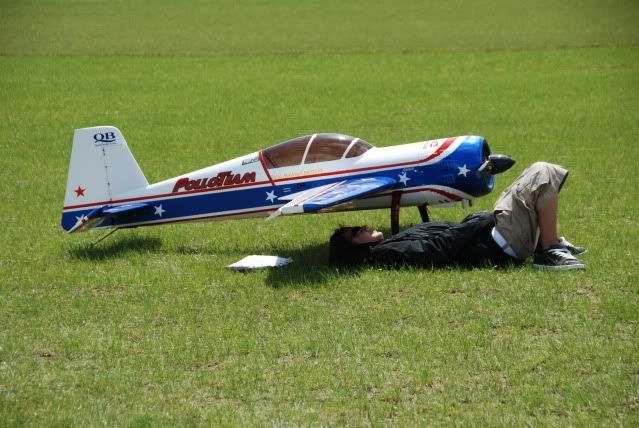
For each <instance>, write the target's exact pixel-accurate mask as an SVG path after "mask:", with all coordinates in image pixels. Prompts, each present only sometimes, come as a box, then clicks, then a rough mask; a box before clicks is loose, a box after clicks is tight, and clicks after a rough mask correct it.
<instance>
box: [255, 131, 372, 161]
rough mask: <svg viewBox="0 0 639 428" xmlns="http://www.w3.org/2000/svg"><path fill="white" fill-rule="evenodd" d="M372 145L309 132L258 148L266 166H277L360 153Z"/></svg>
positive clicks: (340, 157) (358, 154) (345, 136)
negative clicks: (262, 148) (273, 144)
mask: <svg viewBox="0 0 639 428" xmlns="http://www.w3.org/2000/svg"><path fill="white" fill-rule="evenodd" d="M371 147H373V146H372V145H370V144H368V143H367V142H366V141H364V140H360V139H359V138H356V137H350V136H348V135H343V134H313V135H306V136H304V137H297V138H293V139H292V140H288V141H285V142H283V143H280V144H277V145H275V146H272V147H269V148H268V149H264V150H262V155H263V158H264V162H265V163H266V167H267V168H268V169H271V168H281V167H284V166H294V165H300V164H309V163H316V162H326V161H333V160H338V159H345V158H354V157H357V156H361V155H363V154H364V153H366V151H368V149H370V148H371Z"/></svg>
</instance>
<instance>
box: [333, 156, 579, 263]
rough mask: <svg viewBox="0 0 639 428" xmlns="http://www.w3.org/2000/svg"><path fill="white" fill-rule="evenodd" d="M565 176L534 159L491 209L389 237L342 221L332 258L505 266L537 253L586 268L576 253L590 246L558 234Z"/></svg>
mask: <svg viewBox="0 0 639 428" xmlns="http://www.w3.org/2000/svg"><path fill="white" fill-rule="evenodd" d="M567 176H568V171H567V170H566V169H564V168H562V167H561V166H558V165H554V164H550V163H547V162H536V163H534V164H532V165H531V166H529V167H528V168H527V169H526V170H525V171H524V172H523V173H522V174H521V175H520V176H519V177H518V178H517V180H515V182H514V183H512V184H511V185H510V186H509V187H508V188H507V189H506V190H504V192H503V193H502V194H501V196H500V197H499V199H498V200H497V203H496V204H495V208H494V210H493V212H492V213H489V212H479V213H475V214H471V215H469V216H468V217H466V218H465V219H464V220H463V221H462V222H461V223H451V222H427V223H422V224H419V225H417V226H413V227H411V228H409V229H406V230H404V231H403V232H400V233H398V234H397V235H395V236H393V237H391V238H389V239H384V235H383V234H382V233H381V232H379V231H377V230H372V229H369V228H368V227H367V226H357V227H341V228H339V229H337V230H336V231H335V232H334V233H333V235H332V236H331V239H330V255H329V262H330V263H331V264H334V265H342V266H355V265H360V264H364V263H372V264H376V265H382V266H388V267H397V266H402V265H412V266H424V267H443V266H465V267H479V266H486V265H490V266H498V267H503V266H507V265H510V264H521V263H523V262H524V261H525V260H526V259H527V258H528V257H530V256H533V257H534V258H533V268H535V269H549V270H570V269H585V268H586V265H585V264H584V263H583V262H582V261H581V260H579V259H578V258H576V257H575V256H576V255H579V254H583V253H585V252H586V249H585V248H582V247H578V246H575V245H573V244H571V243H570V242H568V241H567V240H566V239H564V238H563V237H559V236H558V234H557V204H558V195H559V191H560V190H561V187H562V186H563V184H564V181H565V180H566V177H567Z"/></svg>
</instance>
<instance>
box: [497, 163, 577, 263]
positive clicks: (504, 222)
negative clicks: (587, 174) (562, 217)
mask: <svg viewBox="0 0 639 428" xmlns="http://www.w3.org/2000/svg"><path fill="white" fill-rule="evenodd" d="M567 176H568V170H566V169H564V168H562V167H561V166H559V165H554V164H551V163H547V162H535V163H534V164H532V165H530V166H529V167H528V168H527V169H526V170H525V171H524V172H523V173H522V174H521V175H520V176H519V177H518V178H517V180H515V182H514V183H513V184H511V185H510V186H509V187H508V188H507V189H506V190H504V191H503V193H502V194H501V196H499V199H498V200H497V203H496V204H495V210H494V213H495V228H496V229H497V230H498V231H499V233H501V235H502V236H503V237H504V239H506V241H507V242H508V244H509V245H510V247H511V248H512V249H513V251H514V252H515V254H517V257H518V258H520V259H525V258H527V257H530V256H532V255H533V254H534V252H535V248H536V247H537V239H538V238H539V226H538V223H537V210H538V209H539V208H541V207H543V206H544V205H545V203H546V202H547V201H548V199H550V198H551V197H552V196H553V195H556V194H557V193H559V191H560V190H561V186H563V184H564V181H565V180H566V177H567Z"/></svg>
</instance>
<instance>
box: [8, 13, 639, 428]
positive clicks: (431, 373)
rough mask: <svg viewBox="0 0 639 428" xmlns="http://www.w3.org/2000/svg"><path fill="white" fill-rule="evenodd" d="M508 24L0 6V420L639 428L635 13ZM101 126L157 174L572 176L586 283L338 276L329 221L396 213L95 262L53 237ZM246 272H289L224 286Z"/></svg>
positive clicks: (236, 225)
mask: <svg viewBox="0 0 639 428" xmlns="http://www.w3.org/2000/svg"><path fill="white" fill-rule="evenodd" d="M393 4H394V3H393ZM513 4H514V3H512V4H511V3H510V2H502V3H500V4H493V3H489V2H473V3H465V2H446V3H443V2H442V3H436V4H433V5H430V6H425V5H422V4H421V3H408V2H405V3H402V4H399V5H396V6H391V3H388V4H387V3H382V2H379V3H375V4H373V5H372V6H367V5H369V3H365V4H364V3H349V4H348V5H345V6H340V5H339V4H338V3H330V2H325V3H324V2H313V3H304V5H301V6H298V5H295V4H292V3H283V2H281V3H280V2H277V3H272V4H271V3H257V2H255V3H252V4H249V3H245V4H243V5H240V6H234V4H233V3H230V2H229V3H228V4H217V5H216V9H215V13H213V12H212V9H211V7H210V6H209V5H208V4H207V3H204V2H202V3H198V2H194V3H193V4H190V5H189V6H186V5H180V6H174V5H173V3H170V2H166V3H155V2H153V3H150V2H149V3H146V2H136V3H129V2H119V3H118V2H111V3H108V4H107V3H102V2H74V3H72V2H20V3H7V2H0V28H1V29H2V30H1V31H0V54H2V55H3V56H0V100H2V101H1V102H0V135H1V136H2V138H0V150H2V154H3V156H2V159H3V161H2V168H0V189H1V190H0V195H1V196H2V209H1V210H0V221H1V222H2V224H3V228H2V231H1V232H0V237H1V241H0V242H2V249H1V250H0V425H6V426H21V425H28V426H52V425H53V426H55V425H64V426H67V425H73V426H94V425H108V426H113V425H115V426H157V425H160V426H162V425H195V426H199V425H230V426H245V425H260V426H261V425H356V426H364V425H375V426H379V425H397V426H409V425H415V424H419V425H446V426H448V425H476V426H485V425H488V426H494V425H497V426H522V425H541V426H555V425H559V426H602V425H622V426H634V425H637V424H639V392H638V391H639V352H638V351H637V345H636V344H637V343H638V339H639V337H638V333H637V326H638V321H639V315H638V314H639V311H638V309H639V287H638V285H639V276H638V269H637V268H636V267H635V266H634V261H635V259H636V256H635V253H636V247H637V244H636V243H637V242H639V228H638V227H637V219H636V213H637V212H638V211H639V210H638V208H639V203H638V202H637V198H636V193H637V190H636V189H637V188H638V187H639V178H637V173H636V168H637V164H639V148H637V145H636V139H637V137H638V136H639V124H638V122H637V117H638V116H639V50H638V49H637V37H638V36H637V29H636V28H635V27H636V25H634V23H635V22H636V21H637V19H636V18H637V16H638V15H639V7H637V6H636V5H635V4H634V3H633V2H603V3H601V2H600V3H597V2H589V1H587V2H579V3H578V2H562V4H561V5H559V4H555V3H551V2H546V3H543V2H541V3H535V5H534V6H533V5H529V6H521V7H519V8H517V7H515V6H513ZM522 8H523V9H522ZM93 15H95V20H89V19H88V18H89V17H93ZM166 16H171V18H170V19H168V20H167V21H166V22H165V21H164V17H166ZM328 23H330V24H331V25H328ZM457 28H460V29H461V30H460V31H450V29H457ZM470 28H472V29H473V30H474V31H471V30H470ZM286 30H290V31H288V32H287V31H286ZM443 30H447V32H446V33H445V35H443V34H442V33H443ZM291 33H293V34H294V36H292V35H291ZM225 35H226V36H225ZM224 36H225V37H224ZM101 124H112V125H115V126H118V127H119V128H120V129H121V130H122V132H123V133H124V135H125V137H126V138H127V141H128V143H129V146H130V147H131V150H132V151H133V153H134V155H135V156H136V158H137V160H138V162H139V163H140V165H141V167H142V169H143V171H144V172H145V174H146V176H147V178H148V179H149V181H158V180H162V179H165V178H167V177H171V176H175V175H177V174H180V173H183V172H187V171H191V170H194V169H198V168H201V167H204V166H207V165H209V164H213V163H217V162H220V161H223V160H226V159H228V158H231V157H234V156H237V155H240V154H244V153H248V152H250V151H254V150H257V149H258V148H261V147H264V146H268V145H271V144H274V143H277V142H279V141H282V140H284V139H287V138H290V137H294V136H297V135H302V134H307V133H311V132H315V131H327V132H330V131H337V132H344V133H348V134H352V135H357V136H360V137H362V138H364V139H367V140H368V141H370V142H371V143H373V144H375V145H378V146H387V145H392V144H398V143H406V142H412V141H418V140H422V139H428V138H436V137H442V136H449V135H457V134H465V133H469V132H471V133H476V134H479V135H484V136H486V137H487V138H488V139H489V141H490V144H491V146H492V148H493V151H495V152H499V153H508V154H511V155H513V156H514V157H515V158H516V159H517V161H518V164H517V165H516V166H515V167H514V169H513V170H512V171H509V172H507V173H505V174H503V175H502V176H499V177H498V183H497V188H496V191H495V192H494V193H493V194H491V195H489V196H487V197H485V198H483V199H480V200H478V201H477V204H476V207H474V209H490V207H491V205H492V203H493V202H494V201H495V199H496V198H497V196H498V193H499V192H500V191H501V190H502V189H503V188H504V187H505V186H506V185H507V184H508V183H509V182H510V181H511V180H512V179H514V178H515V177H516V175H517V174H518V173H519V172H520V171H521V170H522V169H523V168H524V166H525V165H526V164H528V163H530V162H533V161H535V160H539V159H543V160H548V161H552V162H557V163H561V164H563V165H566V166H567V167H569V168H570V170H571V175H570V178H569V180H568V183H567V185H566V188H565V190H564V191H563V192H562V195H561V201H560V209H561V214H560V230H561V232H562V233H563V234H565V235H566V236H567V237H568V238H569V239H570V240H571V241H574V242H575V243H578V244H580V245H585V246H587V247H588V248H589V253H588V254H587V255H586V256H584V260H585V261H586V262H587V264H588V270H587V271H586V272H574V273H562V274H551V273H539V272H534V271H533V270H532V269H531V268H530V267H529V266H524V267H521V268H516V269H512V270H508V271H498V272H497V271H492V270H489V269H480V270H472V271H467V270H455V269H452V270H435V271H431V270H418V269H408V270H402V271H383V270H377V269H373V268H367V269H362V270H361V271H358V272H338V271H335V270H334V269H331V268H329V267H328V266H327V264H326V258H327V257H326V256H327V254H326V253H327V245H326V241H327V239H328V236H329V235H330V233H331V231H332V230H333V228H335V227H336V226H337V225H339V224H353V223H356V224H358V223H367V224H369V225H379V226H382V227H384V228H386V227H388V212H386V211H364V212H355V213H338V214H329V215H322V216H299V217H290V218H280V219H277V220H276V221H272V222H264V221H261V220H243V221H234V222H212V223H201V224H188V225H175V226H166V227H161V228H145V229H139V230H130V231H127V230H125V231H119V232H118V233H116V234H115V235H114V236H113V237H110V238H108V239H107V240H106V241H104V242H102V243H101V244H99V245H98V246H97V247H91V246H90V242H91V241H93V240H95V239H96V238H97V237H99V236H100V235H99V234H79V235H71V236H68V235H64V234H63V233H62V232H61V231H60V230H59V227H58V223H59V218H60V214H61V207H62V199H63V194H64V186H65V182H66V172H67V167H68V160H69V155H70V148H71V137H72V132H73V129H74V128H79V127H83V126H93V125H101ZM167 154H169V155H167ZM466 213H467V211H464V210H462V209H459V208H456V209H450V210H434V211H433V217H434V218H436V219H452V220H459V219H461V218H462V217H463V216H464V215H465V214H466ZM418 219H419V216H418V213H417V210H416V209H404V210H403V211H402V225H403V226H408V225H409V224H411V223H416V222H418V221H419V220H418ZM247 254H278V255H283V256H290V257H293V259H294V260H295V261H294V263H293V264H292V265H290V266H289V267H287V268H283V269H278V270H271V271H259V272H252V273H248V274H240V273H236V272H231V271H228V270H227V269H226V268H224V266H225V265H227V264H229V263H232V262H234V261H237V260H238V259H240V258H241V257H243V256H245V255H247Z"/></svg>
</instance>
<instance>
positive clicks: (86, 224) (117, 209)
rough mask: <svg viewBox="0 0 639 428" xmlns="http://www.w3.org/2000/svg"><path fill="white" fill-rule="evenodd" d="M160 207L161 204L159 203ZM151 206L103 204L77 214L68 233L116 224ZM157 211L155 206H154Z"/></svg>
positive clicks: (141, 204)
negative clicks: (85, 212)
mask: <svg viewBox="0 0 639 428" xmlns="http://www.w3.org/2000/svg"><path fill="white" fill-rule="evenodd" d="M160 208H162V206H161V205H160ZM150 209H152V208H151V205H150V204H146V203H134V204H124V205H117V206H111V205H104V206H102V207H99V208H96V209H94V210H93V211H91V212H89V213H88V214H86V215H80V216H77V217H76V218H77V220H78V221H77V222H76V224H75V225H74V226H73V227H72V228H71V229H69V231H68V233H73V232H84V231H87V230H89V229H92V228H94V227H98V226H117V224H118V221H119V220H123V219H126V218H127V217H131V216H135V215H139V214H143V213H146V212H148V211H149V210H150ZM155 209H156V212H157V207H156V208H155Z"/></svg>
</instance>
